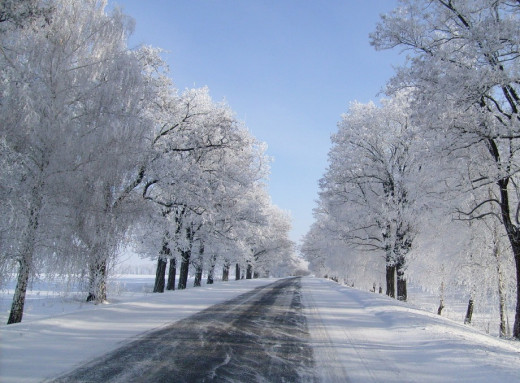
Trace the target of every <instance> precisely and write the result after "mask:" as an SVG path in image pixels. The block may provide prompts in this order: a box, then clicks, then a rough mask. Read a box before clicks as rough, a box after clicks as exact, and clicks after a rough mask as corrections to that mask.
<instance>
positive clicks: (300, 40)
mask: <svg viewBox="0 0 520 383" xmlns="http://www.w3.org/2000/svg"><path fill="white" fill-rule="evenodd" d="M116 4H117V5H119V6H120V7H122V8H123V10H124V12H125V13H126V14H128V15H130V16H132V17H133V18H134V19H135V21H136V28H135V33H134V35H133V36H132V38H131V45H133V46H136V45H139V44H147V45H152V46H156V47H160V48H163V49H164V50H166V52H165V53H164V55H163V57H164V59H165V60H166V62H167V63H168V65H169V66H170V71H171V76H172V78H173V80H174V83H175V85H176V87H177V88H179V89H184V88H191V87H201V86H208V87H209V89H210V93H211V95H212V97H213V99H214V100H215V101H222V100H225V101H227V103H228V104H229V105H230V106H231V108H232V109H233V110H234V111H235V112H236V115H237V117H238V119H240V120H242V121H244V122H245V123H246V125H247V126H248V128H249V129H250V130H251V132H252V133H253V135H254V136H255V137H257V138H258V139H259V140H261V141H265V142H266V143H267V144H268V155H269V156H271V157H273V158H274V161H273V163H272V164H271V175H270V182H269V184H270V186H269V190H270V194H271V197H272V200H273V202H274V203H275V204H276V205H277V206H279V207H280V208H282V209H284V210H288V211H290V212H291V215H292V218H293V231H292V233H291V238H292V239H293V240H295V241H297V240H299V239H300V238H301V237H302V236H303V235H304V234H305V233H306V232H307V230H308V228H309V226H310V225H311V223H312V222H313V217H312V209H313V208H314V206H315V200H316V199H317V192H318V180H319V178H320V177H321V176H322V174H323V173H324V171H325V169H326V166H327V153H328V150H329V148H330V135H331V133H333V132H334V131H335V130H336V124H337V122H338V121H339V120H340V118H341V114H342V113H345V112H347V111H348V105H349V103H350V102H351V101H354V100H357V101H361V102H368V101H370V100H377V99H378V98H379V97H380V96H378V93H379V92H380V91H381V90H382V88H383V87H384V85H385V83H386V81H387V80H388V79H389V78H390V77H391V76H392V74H393V66H395V65H398V64H399V63H401V62H402V61H403V58H402V57H401V56H399V55H398V52H388V51H385V52H376V51H375V50H374V49H373V47H371V46H370V44H369V38H368V34H369V33H370V32H372V31H373V30H374V28H375V25H376V23H377V22H378V20H379V17H380V15H381V14H383V13H386V12H388V11H390V10H391V9H393V8H394V7H395V6H396V4H397V1H396V0H326V1H321V0H313V1H311V0H146V1H145V0H109V6H113V5H116Z"/></svg>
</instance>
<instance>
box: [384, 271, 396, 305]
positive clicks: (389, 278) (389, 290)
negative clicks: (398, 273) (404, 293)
mask: <svg viewBox="0 0 520 383" xmlns="http://www.w3.org/2000/svg"><path fill="white" fill-rule="evenodd" d="M386 295H388V296H389V297H392V298H395V265H389V264H387V265H386Z"/></svg>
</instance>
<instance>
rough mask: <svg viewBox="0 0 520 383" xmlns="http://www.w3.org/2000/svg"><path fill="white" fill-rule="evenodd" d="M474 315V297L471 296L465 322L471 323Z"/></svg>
mask: <svg viewBox="0 0 520 383" xmlns="http://www.w3.org/2000/svg"><path fill="white" fill-rule="evenodd" d="M472 317H473V299H472V298H470V299H469V302H468V310H467V311H466V318H464V324H471V319H472Z"/></svg>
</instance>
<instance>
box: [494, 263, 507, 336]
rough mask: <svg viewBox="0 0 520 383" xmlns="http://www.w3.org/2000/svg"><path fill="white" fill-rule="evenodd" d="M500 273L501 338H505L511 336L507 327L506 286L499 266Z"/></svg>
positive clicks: (499, 307)
mask: <svg viewBox="0 0 520 383" xmlns="http://www.w3.org/2000/svg"><path fill="white" fill-rule="evenodd" d="M497 269H498V270H497V271H498V309H499V312H500V337H501V338H505V337H507V336H509V329H508V326H507V312H506V284H505V280H504V275H503V273H502V270H501V268H500V265H499V264H497Z"/></svg>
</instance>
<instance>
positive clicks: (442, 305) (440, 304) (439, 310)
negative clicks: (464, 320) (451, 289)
mask: <svg viewBox="0 0 520 383" xmlns="http://www.w3.org/2000/svg"><path fill="white" fill-rule="evenodd" d="M442 310H444V301H443V300H442V299H441V301H440V302H439V308H438V309H437V315H442Z"/></svg>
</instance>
